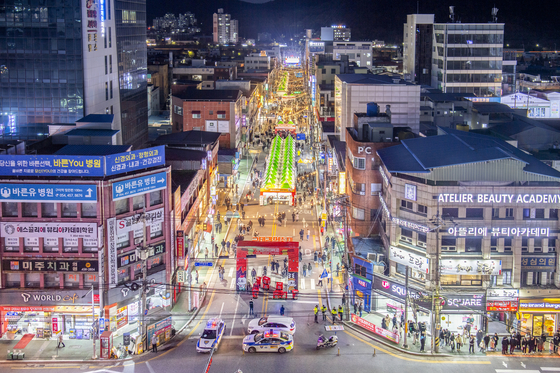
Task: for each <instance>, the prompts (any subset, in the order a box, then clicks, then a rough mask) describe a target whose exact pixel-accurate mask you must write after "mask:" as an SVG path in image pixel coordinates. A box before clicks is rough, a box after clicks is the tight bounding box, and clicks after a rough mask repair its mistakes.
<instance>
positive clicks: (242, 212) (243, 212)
mask: <svg viewBox="0 0 560 373" xmlns="http://www.w3.org/2000/svg"><path fill="white" fill-rule="evenodd" d="M241 215H243V219H245V211H241Z"/></svg>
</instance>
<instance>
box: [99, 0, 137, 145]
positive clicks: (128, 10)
mask: <svg viewBox="0 0 560 373" xmlns="http://www.w3.org/2000/svg"><path fill="white" fill-rule="evenodd" d="M101 1H103V0H101ZM115 3H116V6H115V13H116V17H115V18H116V21H115V24H116V29H117V35H116V42H117V51H118V69H119V91H120V98H121V123H122V129H121V133H122V141H123V144H131V145H133V146H134V148H138V147H141V146H142V145H144V144H146V143H147V141H148V94H147V92H148V83H147V81H146V78H147V71H148V55H147V46H146V0H118V1H115Z"/></svg>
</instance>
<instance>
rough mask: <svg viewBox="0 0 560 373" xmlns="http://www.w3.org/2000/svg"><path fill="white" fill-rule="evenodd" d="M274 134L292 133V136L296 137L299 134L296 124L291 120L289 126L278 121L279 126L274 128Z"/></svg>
mask: <svg viewBox="0 0 560 373" xmlns="http://www.w3.org/2000/svg"><path fill="white" fill-rule="evenodd" d="M274 133H275V134H277V135H283V134H288V133H291V134H292V135H294V136H295V135H296V133H297V127H296V125H295V124H294V122H293V121H291V120H290V121H289V122H288V123H287V124H286V123H284V122H282V121H278V124H277V125H276V127H275V128H274Z"/></svg>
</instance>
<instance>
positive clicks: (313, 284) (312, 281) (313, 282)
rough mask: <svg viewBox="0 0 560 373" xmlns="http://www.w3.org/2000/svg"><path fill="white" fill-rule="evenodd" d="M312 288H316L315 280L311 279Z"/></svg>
mask: <svg viewBox="0 0 560 373" xmlns="http://www.w3.org/2000/svg"><path fill="white" fill-rule="evenodd" d="M310 282H311V290H315V280H313V279H311V280H310Z"/></svg>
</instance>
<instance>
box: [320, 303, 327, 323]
mask: <svg viewBox="0 0 560 373" xmlns="http://www.w3.org/2000/svg"><path fill="white" fill-rule="evenodd" d="M321 312H322V313H323V321H327V306H325V305H324V304H323V305H322V306H321Z"/></svg>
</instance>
